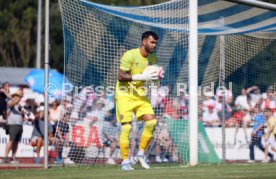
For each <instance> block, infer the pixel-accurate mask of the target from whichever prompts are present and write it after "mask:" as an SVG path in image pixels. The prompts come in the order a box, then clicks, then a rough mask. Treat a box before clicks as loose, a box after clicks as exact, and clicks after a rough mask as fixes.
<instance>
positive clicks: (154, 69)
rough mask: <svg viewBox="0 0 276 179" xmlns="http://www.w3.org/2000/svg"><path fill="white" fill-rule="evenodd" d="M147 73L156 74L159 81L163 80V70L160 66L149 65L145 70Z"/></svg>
mask: <svg viewBox="0 0 276 179" xmlns="http://www.w3.org/2000/svg"><path fill="white" fill-rule="evenodd" d="M145 70H146V71H149V72H150V73H156V74H157V75H158V78H159V80H161V79H162V78H163V73H164V72H163V68H162V67H161V66H158V65H149V66H147V67H146V68H145Z"/></svg>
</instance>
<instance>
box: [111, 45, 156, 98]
mask: <svg viewBox="0 0 276 179" xmlns="http://www.w3.org/2000/svg"><path fill="white" fill-rule="evenodd" d="M156 60H157V57H156V55H155V54H149V55H148V57H147V58H144V57H143V56H142V55H141V53H140V49H139V48H136V49H132V50H128V51H127V52H125V53H124V55H123V56H122V58H121V63H120V69H121V70H123V71H129V72H130V74H131V75H135V74H142V72H143V71H144V69H145V68H146V67H147V66H148V65H152V64H156ZM144 83H145V82H144V81H130V82H120V81H118V80H117V83H116V92H115V97H116V98H118V97H120V96H132V94H133V95H134V96H137V95H138V96H139V95H140V96H141V95H144V94H145V89H144V88H143V87H142V86H144Z"/></svg>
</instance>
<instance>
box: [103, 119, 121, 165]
mask: <svg viewBox="0 0 276 179" xmlns="http://www.w3.org/2000/svg"><path fill="white" fill-rule="evenodd" d="M116 123H117V121H116V117H115V118H113V119H111V121H105V122H104V125H103V129H102V134H101V137H102V141H103V144H104V146H105V147H110V153H109V157H108V159H107V162H106V163H107V164H111V165H114V164H116V162H115V161H114V159H113V158H112V155H113V154H114V152H115V150H116V148H117V147H118V144H119V140H118V139H119V136H118V132H117V131H118V127H117V125H116Z"/></svg>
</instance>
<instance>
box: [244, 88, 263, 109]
mask: <svg viewBox="0 0 276 179" xmlns="http://www.w3.org/2000/svg"><path fill="white" fill-rule="evenodd" d="M252 91H253V93H251V92H252ZM247 94H250V96H251V100H252V104H253V106H252V107H254V106H255V105H256V104H258V103H259V101H260V99H261V97H262V95H261V92H260V89H259V88H258V86H252V87H250V88H248V89H247Z"/></svg>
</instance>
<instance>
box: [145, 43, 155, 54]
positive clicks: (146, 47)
mask: <svg viewBox="0 0 276 179" xmlns="http://www.w3.org/2000/svg"><path fill="white" fill-rule="evenodd" d="M145 50H146V52H147V53H149V54H151V53H153V51H154V50H153V49H151V48H150V47H149V46H148V45H146V46H145Z"/></svg>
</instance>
